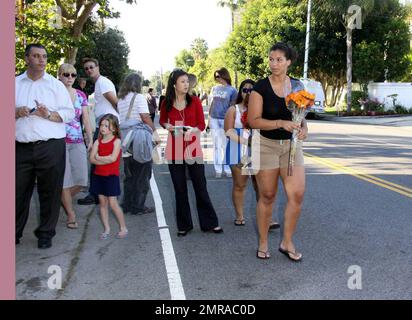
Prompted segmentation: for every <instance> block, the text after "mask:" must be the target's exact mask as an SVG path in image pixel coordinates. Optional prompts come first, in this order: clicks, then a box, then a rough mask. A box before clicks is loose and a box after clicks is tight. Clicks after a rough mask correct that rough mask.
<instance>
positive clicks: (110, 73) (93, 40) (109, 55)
mask: <svg viewBox="0 0 412 320" xmlns="http://www.w3.org/2000/svg"><path fill="white" fill-rule="evenodd" d="M89 37H90V41H89V45H88V46H85V47H81V48H79V52H78V55H77V56H78V59H77V63H76V64H75V66H76V69H77V70H78V72H79V73H80V75H82V76H84V77H86V75H85V74H84V71H83V65H82V59H83V58H85V57H92V58H96V59H97V60H98V61H99V67H100V73H101V74H102V75H104V76H106V77H108V78H109V79H110V80H112V81H113V83H114V85H115V86H116V89H117V90H118V89H119V86H120V84H121V82H122V81H123V78H124V77H125V76H126V75H127V74H128V73H129V72H130V71H131V70H130V69H129V66H128V64H127V60H128V55H129V46H128V45H127V43H126V40H125V38H124V35H123V32H121V31H119V30H117V29H112V28H108V29H107V30H104V31H102V30H100V29H96V30H94V31H93V32H91V33H90V34H89Z"/></svg>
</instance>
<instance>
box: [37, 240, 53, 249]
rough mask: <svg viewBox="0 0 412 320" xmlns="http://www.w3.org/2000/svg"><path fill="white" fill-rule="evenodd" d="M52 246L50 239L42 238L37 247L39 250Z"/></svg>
mask: <svg viewBox="0 0 412 320" xmlns="http://www.w3.org/2000/svg"><path fill="white" fill-rule="evenodd" d="M51 246H52V241H51V239H49V238H40V239H39V240H37V247H38V248H39V249H47V248H50V247H51Z"/></svg>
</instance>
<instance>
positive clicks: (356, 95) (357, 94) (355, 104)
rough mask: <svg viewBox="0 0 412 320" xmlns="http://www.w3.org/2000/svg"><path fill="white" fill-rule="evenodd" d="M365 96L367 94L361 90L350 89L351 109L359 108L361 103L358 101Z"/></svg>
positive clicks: (357, 109)
mask: <svg viewBox="0 0 412 320" xmlns="http://www.w3.org/2000/svg"><path fill="white" fill-rule="evenodd" d="M367 97H368V95H367V94H366V93H365V92H363V91H352V110H356V111H359V110H361V108H362V105H361V103H360V101H361V100H365V99H366V98H367ZM345 101H346V99H345Z"/></svg>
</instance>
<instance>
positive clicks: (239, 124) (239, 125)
mask: <svg viewBox="0 0 412 320" xmlns="http://www.w3.org/2000/svg"><path fill="white" fill-rule="evenodd" d="M240 108H241V107H240V106H239V105H238V104H237V105H235V109H236V117H235V126H234V128H236V129H242V128H243V124H242V121H241V120H240V119H241V117H242V112H241V111H240V110H241V109H240Z"/></svg>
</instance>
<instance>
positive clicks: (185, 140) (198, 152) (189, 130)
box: [159, 69, 223, 236]
mask: <svg viewBox="0 0 412 320" xmlns="http://www.w3.org/2000/svg"><path fill="white" fill-rule="evenodd" d="M159 123H160V125H161V126H162V127H163V128H165V129H166V130H168V131H169V134H168V137H167V144H166V150H165V155H166V159H167V161H168V166H169V171H170V176H171V178H172V182H173V187H174V189H175V199H176V221H177V228H178V233H177V235H178V236H186V235H187V233H188V232H189V231H190V230H192V229H193V222H192V216H191V213H190V206H189V199H188V191H187V180H186V168H187V169H188V171H189V174H190V177H191V179H192V184H193V189H194V191H195V195H196V206H197V213H198V215H199V223H200V228H201V230H202V231H204V232H214V233H221V232H223V229H222V228H221V227H219V221H218V218H217V215H216V211H215V209H214V208H213V205H212V202H211V201H210V197H209V193H208V192H207V184H206V177H205V167H204V164H203V153H202V148H201V146H200V132H202V131H203V130H204V129H205V127H206V126H205V117H204V114H203V108H202V104H201V102H200V99H199V98H198V97H196V96H191V95H190V94H189V77H188V74H187V73H186V72H185V71H183V70H180V69H176V70H174V71H173V72H172V73H171V74H170V76H169V81H168V83H167V89H166V97H165V99H164V100H163V102H162V105H161V106H160V120H159Z"/></svg>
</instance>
